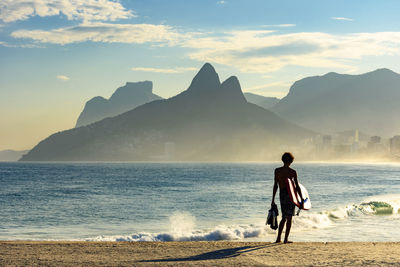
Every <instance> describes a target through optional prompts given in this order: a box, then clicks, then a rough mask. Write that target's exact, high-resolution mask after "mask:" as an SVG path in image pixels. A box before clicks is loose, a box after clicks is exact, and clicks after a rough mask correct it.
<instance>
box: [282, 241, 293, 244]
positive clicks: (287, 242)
mask: <svg viewBox="0 0 400 267" xmlns="http://www.w3.org/2000/svg"><path fill="white" fill-rule="evenodd" d="M283 243H285V244H291V243H293V241H289V240H285V241H284V242H283Z"/></svg>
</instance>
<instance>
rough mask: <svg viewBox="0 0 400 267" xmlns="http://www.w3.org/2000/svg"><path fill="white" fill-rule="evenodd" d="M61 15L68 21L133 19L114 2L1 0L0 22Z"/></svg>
mask: <svg viewBox="0 0 400 267" xmlns="http://www.w3.org/2000/svg"><path fill="white" fill-rule="evenodd" d="M60 14H63V15H65V16H66V17H67V19H68V20H83V21H115V20H119V19H127V18H130V17H133V16H134V14H133V12H132V11H130V10H126V9H125V8H124V7H123V6H122V5H121V4H120V3H119V2H118V1H114V0H31V1H27V0H1V2H0V20H2V21H4V22H14V21H18V20H26V19H28V18H29V17H32V16H39V17H48V16H58V15H60Z"/></svg>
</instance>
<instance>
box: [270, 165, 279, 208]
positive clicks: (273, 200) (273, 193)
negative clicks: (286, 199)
mask: <svg viewBox="0 0 400 267" xmlns="http://www.w3.org/2000/svg"><path fill="white" fill-rule="evenodd" d="M277 179H278V177H277V176H276V169H275V172H274V189H273V190H272V202H271V204H275V195H276V191H277V190H278V182H277Z"/></svg>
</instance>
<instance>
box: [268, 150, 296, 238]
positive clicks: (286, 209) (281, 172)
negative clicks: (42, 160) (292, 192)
mask: <svg viewBox="0 0 400 267" xmlns="http://www.w3.org/2000/svg"><path fill="white" fill-rule="evenodd" d="M293 160H294V157H293V155H292V154H291V153H289V152H286V153H284V154H283V155H282V161H283V166H282V167H280V168H277V169H275V178H274V180H275V182H274V189H273V192H272V204H275V195H276V191H277V190H278V185H279V199H280V202H281V211H282V220H281V221H280V223H279V229H278V237H277V238H276V243H280V242H281V235H282V231H283V227H284V226H285V223H286V231H285V239H284V241H283V242H284V243H285V244H286V243H292V242H291V241H289V239H288V238H289V233H290V228H291V226H292V217H293V216H294V209H295V205H294V204H293V203H292V201H291V199H290V196H289V193H288V190H287V185H286V179H287V178H289V179H294V182H295V184H296V190H297V192H298V193H299V195H300V197H301V203H303V202H304V200H303V196H302V194H301V190H300V186H299V183H298V181H297V173H296V171H295V170H293V169H292V168H290V167H289V166H290V164H292V162H293Z"/></svg>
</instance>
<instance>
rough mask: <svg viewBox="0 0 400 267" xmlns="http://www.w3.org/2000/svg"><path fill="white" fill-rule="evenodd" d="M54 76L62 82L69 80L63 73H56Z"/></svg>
mask: <svg viewBox="0 0 400 267" xmlns="http://www.w3.org/2000/svg"><path fill="white" fill-rule="evenodd" d="M56 78H57V79H59V80H61V81H64V82H66V81H69V77H68V76H65V75H57V76H56Z"/></svg>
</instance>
